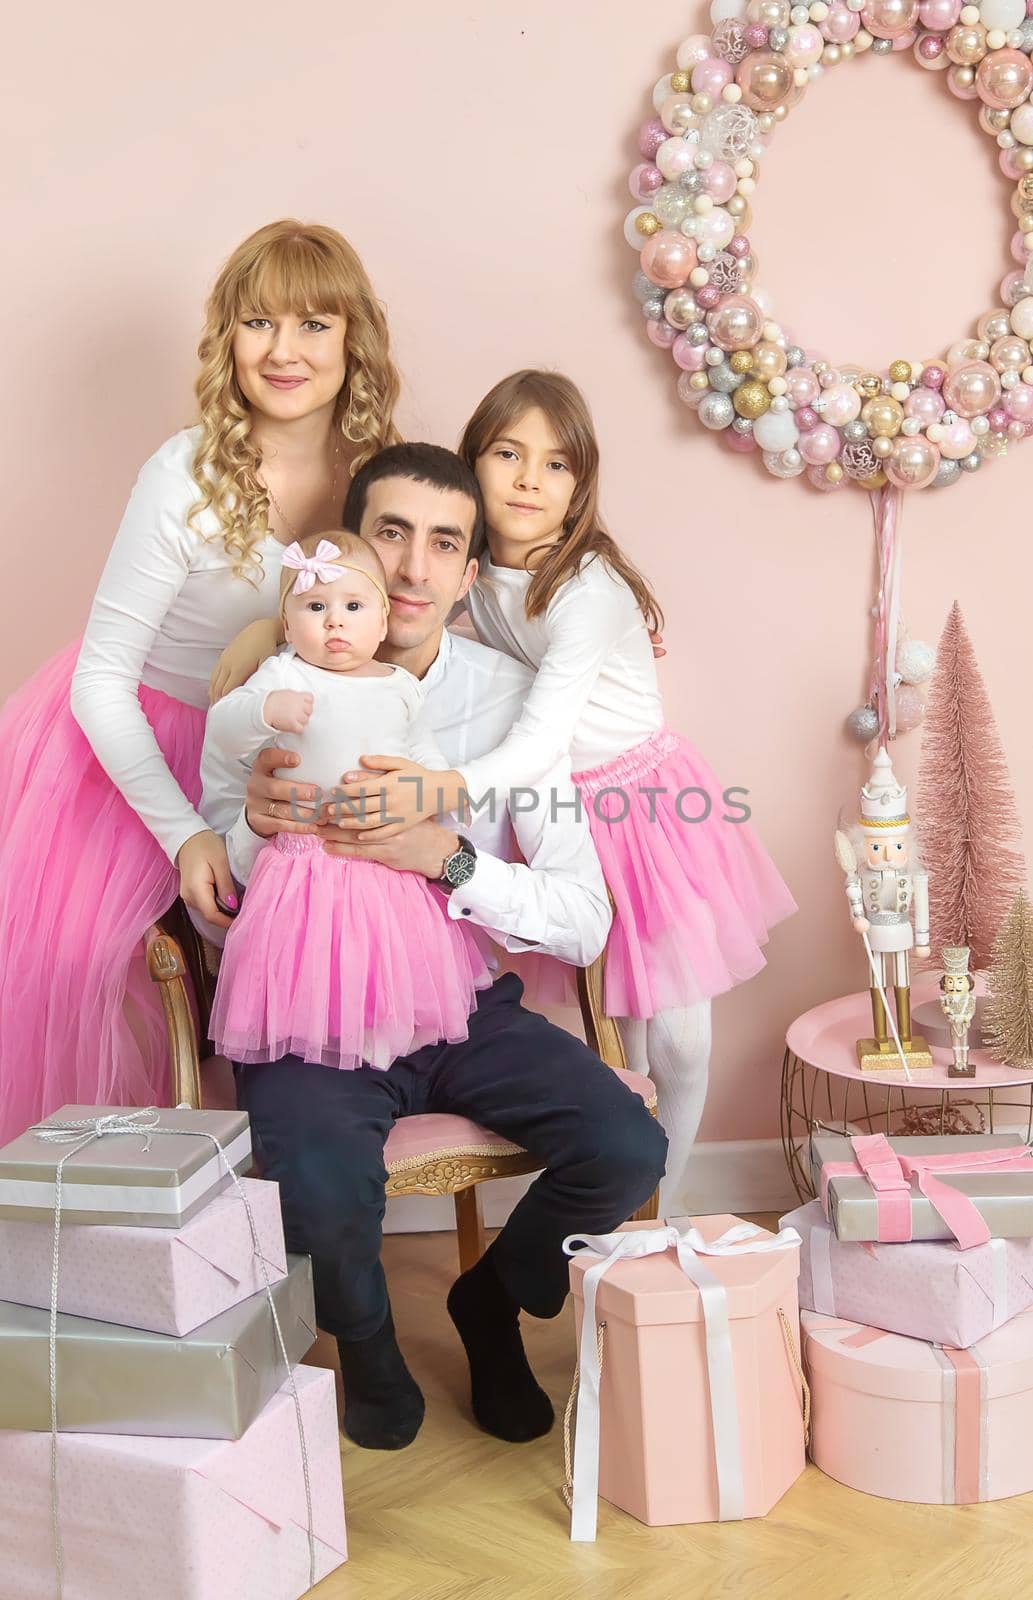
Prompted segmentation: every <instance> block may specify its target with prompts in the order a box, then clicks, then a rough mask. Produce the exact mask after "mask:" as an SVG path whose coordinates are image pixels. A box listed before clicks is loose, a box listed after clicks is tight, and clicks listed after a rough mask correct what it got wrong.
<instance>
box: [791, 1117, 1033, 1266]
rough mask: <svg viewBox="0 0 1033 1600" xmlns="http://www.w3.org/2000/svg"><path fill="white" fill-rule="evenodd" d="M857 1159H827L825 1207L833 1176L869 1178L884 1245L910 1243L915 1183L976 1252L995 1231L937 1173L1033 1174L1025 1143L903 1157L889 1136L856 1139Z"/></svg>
mask: <svg viewBox="0 0 1033 1600" xmlns="http://www.w3.org/2000/svg"><path fill="white" fill-rule="evenodd" d="M850 1143H851V1145H852V1146H853V1150H854V1158H855V1159H854V1160H853V1161H826V1163H825V1165H824V1166H823V1167H822V1169H821V1204H822V1209H823V1211H824V1212H825V1215H826V1217H827V1216H828V1193H829V1180H830V1179H831V1178H867V1180H868V1182H869V1184H870V1185H871V1188H872V1189H873V1191H874V1193H875V1203H876V1209H877V1229H878V1236H879V1241H880V1243H882V1244H906V1243H907V1242H908V1241H909V1240H910V1239H911V1237H912V1233H911V1195H912V1191H911V1179H912V1178H915V1179H917V1181H918V1188H919V1190H920V1192H921V1193H922V1194H923V1195H924V1196H925V1198H926V1199H927V1200H928V1201H929V1204H930V1205H931V1206H932V1207H933V1208H934V1210H936V1211H937V1212H938V1213H939V1215H940V1216H941V1217H942V1218H943V1220H944V1222H945V1223H946V1224H947V1227H948V1228H949V1229H950V1231H951V1233H952V1234H953V1235H954V1237H955V1239H956V1240H957V1241H958V1248H959V1249H961V1250H971V1249H972V1247H973V1245H977V1244H985V1243H986V1242H987V1240H988V1239H989V1237H990V1230H989V1228H988V1227H987V1225H986V1222H985V1221H984V1219H983V1218H982V1216H981V1215H980V1213H979V1211H978V1210H977V1208H976V1206H975V1205H974V1204H973V1202H972V1201H971V1200H970V1199H969V1197H968V1195H965V1194H962V1193H960V1191H959V1190H957V1189H954V1188H952V1187H951V1186H950V1184H946V1183H941V1182H940V1180H939V1178H938V1177H937V1176H936V1174H937V1173H938V1172H957V1173H978V1172H984V1171H989V1172H1033V1152H1031V1151H1030V1150H1029V1148H1028V1147H1027V1146H1026V1145H1008V1146H1007V1147H1006V1148H1004V1149H1000V1150H961V1151H958V1153H957V1154H956V1155H946V1154H945V1155H937V1156H905V1155H898V1154H897V1152H896V1151H895V1150H894V1149H893V1148H892V1146H891V1145H890V1142H889V1140H888V1139H887V1138H886V1136H885V1134H882V1133H876V1134H871V1135H867V1136H858V1137H856V1138H853V1139H851V1141H850Z"/></svg>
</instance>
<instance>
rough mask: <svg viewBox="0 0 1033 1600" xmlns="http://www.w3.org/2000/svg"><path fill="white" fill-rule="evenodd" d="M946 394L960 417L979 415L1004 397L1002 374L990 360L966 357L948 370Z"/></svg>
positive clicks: (944, 388)
mask: <svg viewBox="0 0 1033 1600" xmlns="http://www.w3.org/2000/svg"><path fill="white" fill-rule="evenodd" d="M943 398H944V399H945V400H946V402H947V404H948V405H949V406H950V408H951V410H952V411H956V412H957V413H958V415H959V417H978V416H979V415H980V413H981V412H986V411H989V410H990V408H991V406H995V405H996V404H997V402H998V400H999V399H1000V398H1001V380H1000V377H999V375H998V374H997V373H996V372H995V371H994V369H993V367H992V366H991V365H990V363H989V362H988V361H967V362H966V363H965V365H964V366H963V367H955V369H954V371H953V372H951V373H950V374H949V376H948V378H947V380H946V382H945V383H944V386H943Z"/></svg>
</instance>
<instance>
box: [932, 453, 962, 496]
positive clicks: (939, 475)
mask: <svg viewBox="0 0 1033 1600" xmlns="http://www.w3.org/2000/svg"><path fill="white" fill-rule="evenodd" d="M960 477H961V463H960V461H948V460H947V459H946V457H945V458H944V459H943V460H942V461H941V462H940V465H939V466H938V467H937V469H936V476H935V478H934V479H933V482H932V486H933V488H934V489H946V488H947V487H948V485H949V484H952V483H957V481H958V479H959V478H960Z"/></svg>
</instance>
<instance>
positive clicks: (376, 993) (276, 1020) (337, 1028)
mask: <svg viewBox="0 0 1033 1600" xmlns="http://www.w3.org/2000/svg"><path fill="white" fill-rule="evenodd" d="M490 983H491V974H490V973H489V972H488V969H487V967H486V966H485V964H484V960H483V958H482V956H481V955H480V952H479V951H478V949H477V945H476V943H475V942H474V939H473V937H472V936H471V935H470V934H468V932H467V929H466V927H465V926H464V925H463V924H461V923H459V922H454V921H452V919H451V918H450V917H449V916H448V914H447V912H446V910H445V908H444V906H443V905H442V903H441V901H440V898H439V897H438V896H437V895H436V894H435V892H434V891H433V890H432V889H431V888H430V886H429V884H428V883H427V881H426V879H425V878H422V877H420V876H419V874H417V873H413V872H397V871H395V870H394V868H392V867H385V866H382V865H381V864H380V862H377V861H358V860H355V859H353V858H352V857H348V856H333V855H328V854H327V852H326V851H325V850H324V849H323V843H322V840H320V839H316V838H312V837H311V836H309V835H307V834H286V833H281V834H278V835H277V837H276V839H275V840H274V841H273V842H272V843H271V844H270V845H267V846H266V848H265V849H264V850H262V851H261V852H260V854H259V857H258V860H257V862H256V863H255V869H254V871H253V873H252V875H251V881H250V883H249V884H248V888H247V893H246V895H245V896H244V902H243V905H242V907H241V912H240V916H239V917H238V918H237V920H236V921H235V922H234V924H233V927H232V928H231V929H230V931H229V933H228V934H227V936H226V946H225V949H224V951H223V956H222V963H221V966H220V968H219V983H218V987H217V989H216V993H215V1005H214V1007H213V1010H212V1020H211V1035H212V1040H213V1042H214V1043H215V1044H216V1046H217V1048H218V1049H219V1050H220V1052H221V1053H222V1054H223V1055H225V1056H228V1057H229V1058H230V1060H231V1061H278V1060H279V1059H280V1057H281V1056H285V1055H296V1056H300V1057H301V1058H302V1059H303V1060H304V1061H312V1062H318V1063H320V1064H321V1065H323V1066H328V1067H339V1068H345V1069H350V1068H355V1067H361V1066H370V1067H378V1068H384V1067H389V1066H390V1065H391V1062H392V1061H394V1060H395V1059H396V1057H398V1056H402V1055H408V1054H409V1053H410V1052H411V1051H413V1050H418V1049H420V1048H421V1046H423V1045H426V1044H433V1043H435V1042H436V1041H437V1040H439V1039H444V1040H447V1041H448V1042H449V1043H455V1042H457V1041H459V1040H461V1039H465V1038H466V1037H467V1032H468V1030H467V1021H468V1018H469V1015H470V1012H471V1011H472V1009H473V1007H474V1005H475V1003H476V993H477V990H478V989H483V988H487V987H488V985H489V984H490Z"/></svg>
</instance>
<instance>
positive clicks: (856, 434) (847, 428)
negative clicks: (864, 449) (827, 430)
mask: <svg viewBox="0 0 1033 1600" xmlns="http://www.w3.org/2000/svg"><path fill="white" fill-rule="evenodd" d="M867 437H868V429H867V427H866V426H865V424H864V423H863V422H862V421H861V419H860V417H855V418H854V420H853V422H844V424H843V438H844V439H846V440H847V442H848V443H849V444H857V443H858V441H859V440H861V439H867Z"/></svg>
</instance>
